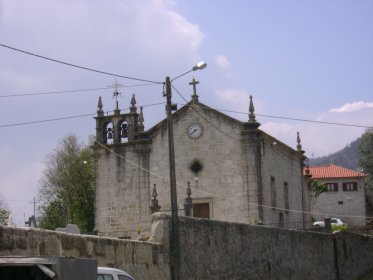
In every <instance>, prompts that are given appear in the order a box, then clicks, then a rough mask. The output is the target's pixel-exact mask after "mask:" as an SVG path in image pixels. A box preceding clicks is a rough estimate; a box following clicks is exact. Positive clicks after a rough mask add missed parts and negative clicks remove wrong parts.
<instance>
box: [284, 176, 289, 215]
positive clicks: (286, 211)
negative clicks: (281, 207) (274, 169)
mask: <svg viewBox="0 0 373 280" xmlns="http://www.w3.org/2000/svg"><path fill="white" fill-rule="evenodd" d="M284 203H285V213H289V184H288V183H287V182H284Z"/></svg>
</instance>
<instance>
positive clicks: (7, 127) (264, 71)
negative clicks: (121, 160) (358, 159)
mask: <svg viewBox="0 0 373 280" xmlns="http://www.w3.org/2000/svg"><path fill="white" fill-rule="evenodd" d="M372 12H373V2H372V1H370V0H367V1H363V0H357V1H345V0H328V1H324V0H323V1H321V0H315V1H306V0H302V1H299V0H293V1H292V0H284V1H275V0H273V1H270V0H266V1H251V0H235V1H223V0H214V1H212V0H204V1H201V0H182V1H177V0H136V1H130V0H106V1H103V0H102V1H99V0H65V1H47V0H28V1H22V0H0V44H2V45H6V46H11V47H14V48H17V49H21V50H25V51H28V52H31V53H35V54H38V55H42V56H45V57H48V58H53V59H56V60H60V61H64V62H68V63H71V64H76V65H80V66H83V67H87V68H92V69H96V70H99V71H104V72H109V73H113V74H117V75H120V76H127V77H134V78H137V79H141V80H148V81H156V82H163V81H164V80H165V77H166V76H170V77H171V78H172V77H177V76H178V75H179V74H182V73H185V72H186V71H188V70H190V69H191V68H192V66H194V65H195V64H196V63H198V62H199V61H201V60H203V61H205V62H206V63H207V64H208V66H207V68H206V69H204V70H203V71H198V72H192V73H190V74H187V75H185V76H183V77H181V78H179V79H177V80H175V81H174V82H173V86H174V87H175V88H176V89H177V90H178V91H179V92H180V93H181V94H182V95H183V96H184V97H185V98H187V99H188V100H189V99H190V95H191V94H192V88H191V86H190V85H189V82H190V81H191V80H192V78H193V77H195V78H196V79H197V80H199V81H200V84H199V85H198V86H197V91H198V95H199V100H200V101H201V102H202V103H204V104H206V105H208V106H210V107H213V108H216V109H219V110H227V111H224V112H225V113H226V114H228V115H230V116H232V117H234V118H237V119H239V120H242V121H247V119H248V115H247V113H248V106H249V96H250V95H252V96H253V100H254V106H255V112H256V114H257V120H258V121H259V122H260V123H261V124H262V125H261V127H260V128H261V129H262V130H264V131H266V132H267V133H269V134H271V135H273V136H274V137H276V138H277V139H279V140H280V141H282V142H284V143H285V144H287V145H289V146H291V147H294V148H295V146H296V133H297V131H299V133H300V137H301V140H302V146H303V149H304V150H305V151H306V155H307V156H308V157H311V158H312V157H319V156H323V155H328V154H330V153H333V152H336V151H338V150H340V149H342V148H344V147H345V146H346V145H347V144H348V143H350V142H351V141H353V140H355V139H356V138H357V137H359V136H360V135H361V134H362V133H363V132H364V130H365V128H364V126H366V127H371V126H373V79H372V75H373V17H372V16H371V15H372ZM114 82H115V80H114V76H110V75H104V74H100V73H97V72H91V71H86V70H82V69H77V68H73V67H70V66H67V65H62V64H58V63H55V62H52V61H47V60H43V59H40V58H37V57H35V56H31V55H27V54H24V53H20V52H16V51H14V50H11V49H9V48H5V47H3V46H0V133H1V134H0V135H1V137H0V154H1V161H0V176H1V183H0V195H1V197H2V198H3V200H5V201H6V203H7V204H8V207H9V208H10V210H11V211H12V217H13V219H14V221H15V223H16V224H17V225H19V226H22V225H24V219H25V218H26V219H27V218H28V217H29V216H31V215H32V214H33V203H32V201H33V198H34V197H36V198H37V194H38V188H39V186H40V179H41V178H42V172H43V169H44V168H45V160H46V157H47V155H48V154H50V153H52V152H53V150H54V149H55V148H56V146H57V144H58V142H59V141H60V140H61V139H62V138H63V137H64V136H66V135H67V134H69V133H73V134H76V135H77V136H78V137H79V139H80V140H81V141H82V142H87V141H88V137H89V135H93V134H94V133H95V121H94V119H93V118H92V117H93V116H94V114H95V112H96V107H97V101H98V97H99V96H102V100H103V105H104V109H105V111H110V110H113V109H114V100H113V98H112V93H113V88H112V87H111V86H112V85H113V84H114ZM117 82H118V83H119V84H121V85H122V87H120V88H119V90H120V92H121V93H122V95H121V97H120V98H119V107H120V108H121V109H122V110H123V111H125V110H126V108H128V107H129V104H130V99H131V96H132V94H135V95H136V101H137V106H138V107H139V106H141V105H142V106H144V118H145V129H149V128H151V127H152V126H153V125H154V124H156V123H157V122H159V121H160V120H162V119H163V118H164V117H165V111H164V104H158V103H162V102H165V99H164V97H163V96H162V93H163V88H162V85H161V84H152V83H145V82H142V81H137V80H130V79H124V78H117ZM82 89H84V90H85V91H77V90H82ZM86 89H90V90H86ZM64 91H73V92H69V93H56V92H64ZM50 92H55V93H50ZM32 93H50V94H37V95H24V94H32ZM19 95H21V96H19ZM173 102H175V103H180V104H183V103H185V102H184V100H183V98H182V97H181V96H179V95H178V94H176V93H175V92H174V95H173ZM156 104H158V105H156ZM180 106H181V105H179V107H180ZM228 111H235V112H238V113H232V112H228ZM81 115H86V116H81ZM263 115H266V116H277V117H284V118H272V117H266V116H263ZM79 116H80V117H79ZM65 117H74V118H69V119H63V120H55V121H46V122H37V123H32V124H23V125H19V124H21V123H27V122H34V121H44V120H51V119H57V118H65ZM286 118H294V119H306V120H315V121H322V122H334V123H345V124H354V125H358V126H363V127H354V126H340V125H327V124H320V123H310V122H302V121H294V120H289V119H286ZM222 137H224V136H223V135H222ZM176 148H177V147H176ZM36 201H37V199H36ZM36 209H37V207H36ZM36 214H38V213H36Z"/></svg>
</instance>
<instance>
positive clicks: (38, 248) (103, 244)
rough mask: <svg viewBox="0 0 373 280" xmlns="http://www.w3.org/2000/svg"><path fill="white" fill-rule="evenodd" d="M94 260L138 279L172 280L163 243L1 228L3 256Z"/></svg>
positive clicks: (0, 247) (0, 237)
mask: <svg viewBox="0 0 373 280" xmlns="http://www.w3.org/2000/svg"><path fill="white" fill-rule="evenodd" d="M40 255H51V256H71V257H81V258H95V259H96V260H97V264H98V265H99V266H110V267H116V268H119V269H122V270H125V271H127V272H128V273H130V274H131V275H132V276H133V277H134V278H135V279H149V280H150V279H154V280H159V279H170V268H169V257H168V253H167V251H165V249H164V246H162V245H161V244H156V243H150V242H141V241H132V240H121V239H114V238H102V237H97V236H89V235H73V234H67V233H60V232H54V231H46V230H37V229H18V228H10V227H2V226H0V256H40Z"/></svg>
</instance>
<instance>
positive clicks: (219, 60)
mask: <svg viewBox="0 0 373 280" xmlns="http://www.w3.org/2000/svg"><path fill="white" fill-rule="evenodd" d="M215 62H216V64H217V65H218V66H219V67H220V68H223V69H227V68H229V66H230V65H231V64H230V62H229V60H228V58H227V57H225V56H224V55H222V54H220V55H218V56H217V57H215Z"/></svg>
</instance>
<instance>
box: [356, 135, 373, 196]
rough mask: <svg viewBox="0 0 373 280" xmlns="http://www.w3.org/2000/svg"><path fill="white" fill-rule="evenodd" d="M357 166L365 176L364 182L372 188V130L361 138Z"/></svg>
mask: <svg viewBox="0 0 373 280" xmlns="http://www.w3.org/2000/svg"><path fill="white" fill-rule="evenodd" d="M358 158H359V164H360V166H361V167H362V168H363V172H364V173H366V174H367V177H366V182H367V185H368V187H369V188H370V189H372V188H373V130H372V129H370V130H367V131H366V132H365V133H364V134H363V136H362V137H361V142H360V145H359V147H358Z"/></svg>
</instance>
